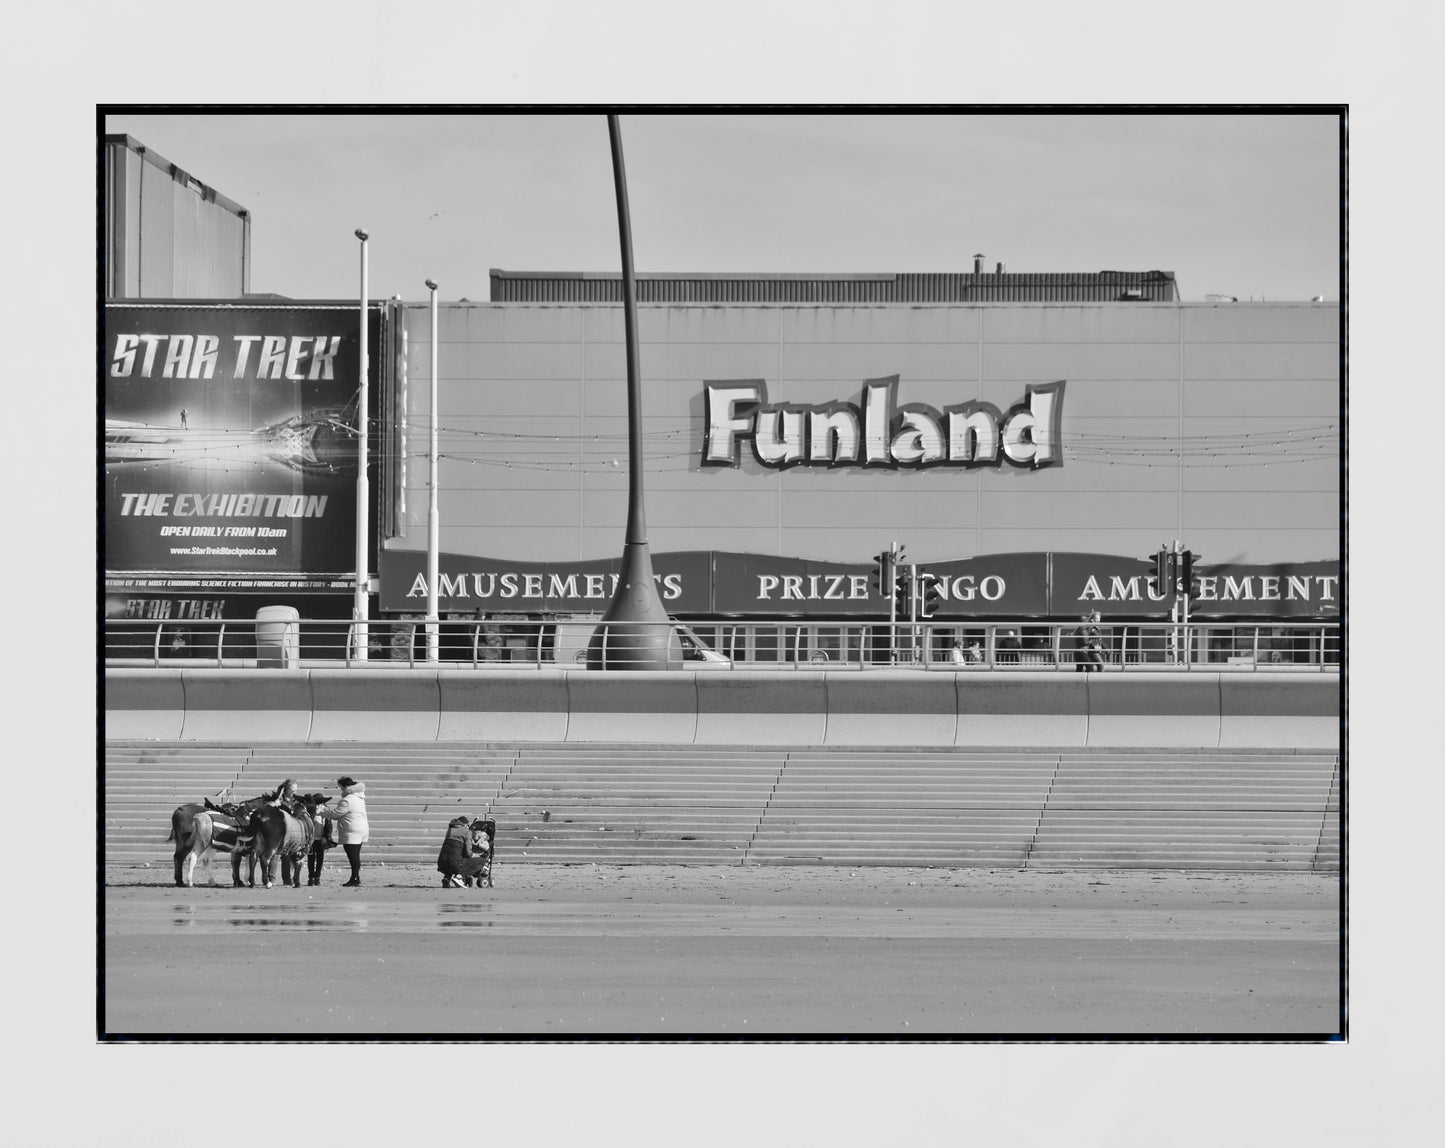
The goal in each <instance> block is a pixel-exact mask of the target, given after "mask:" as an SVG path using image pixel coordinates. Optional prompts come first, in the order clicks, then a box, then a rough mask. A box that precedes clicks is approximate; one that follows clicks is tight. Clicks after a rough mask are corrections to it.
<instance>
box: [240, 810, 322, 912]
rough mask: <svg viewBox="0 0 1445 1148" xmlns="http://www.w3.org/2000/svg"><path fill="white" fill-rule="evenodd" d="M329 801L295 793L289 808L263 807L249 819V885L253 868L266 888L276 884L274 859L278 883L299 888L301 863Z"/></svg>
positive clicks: (252, 877) (253, 879)
mask: <svg viewBox="0 0 1445 1148" xmlns="http://www.w3.org/2000/svg"><path fill="white" fill-rule="evenodd" d="M330 800H331V798H329V797H323V796H322V795H321V794H319V793H306V794H297V795H296V798H295V800H294V801H292V802H291V804H290V805H263V806H262V807H261V808H260V809H258V810H256V812H255V814H254V815H253V816H252V818H251V835H252V845H251V852H252V857H253V861H252V870H251V885H252V886H253V887H254V886H255V884H256V868H257V867H259V868H260V870H261V880H262V883H263V884H264V885H265V887H266V888H267V889H269V888H271V887H272V885H274V884H275V877H276V860H277V858H280V861H281V883H282V884H283V885H290V886H292V887H293V888H297V889H299V888H300V887H301V861H302V859H303V858H304V857H305V856H306V855H307V854H308V853H310V852H311V846H312V843H313V842H314V841H315V840H316V837H317V824H316V821H317V814H318V813H319V812H320V810H321V807H322V806H323V805H325V804H326V803H327V802H328V801H330Z"/></svg>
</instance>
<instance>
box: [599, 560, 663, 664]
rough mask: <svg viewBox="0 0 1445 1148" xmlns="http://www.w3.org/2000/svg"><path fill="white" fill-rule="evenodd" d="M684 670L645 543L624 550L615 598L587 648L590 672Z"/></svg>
mask: <svg viewBox="0 0 1445 1148" xmlns="http://www.w3.org/2000/svg"><path fill="white" fill-rule="evenodd" d="M681 665H682V644H681V643H680V642H679V641H678V637H677V631H676V630H675V629H674V628H673V624H672V619H671V618H670V617H669V616H668V613H667V610H666V609H665V608H664V607H663V605H662V599H661V597H660V596H659V595H658V593H657V583H656V582H655V581H654V580H653V576H652V555H651V554H650V553H649V552H648V549H647V544H646V543H645V542H643V543H634V542H629V543H628V544H627V545H626V547H625V548H624V549H623V551H622V569H621V570H620V572H619V579H618V584H617V594H616V595H615V596H614V597H613V599H612V604H611V605H610V606H608V607H607V612H606V613H605V614H603V615H602V621H601V622H600V623H599V624H598V626H597V629H596V630H594V631H593V633H592V638H591V640H590V641H589V642H588V643H587V668H588V669H589V670H668V669H676V668H678V667H680V666H681Z"/></svg>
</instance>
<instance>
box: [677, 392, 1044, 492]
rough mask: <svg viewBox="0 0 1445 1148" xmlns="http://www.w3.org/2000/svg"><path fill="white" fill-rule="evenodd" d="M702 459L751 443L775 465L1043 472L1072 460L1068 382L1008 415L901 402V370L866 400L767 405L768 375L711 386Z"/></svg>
mask: <svg viewBox="0 0 1445 1148" xmlns="http://www.w3.org/2000/svg"><path fill="white" fill-rule="evenodd" d="M704 401H705V404H706V408H707V411H706V418H707V433H706V436H705V437H704V439H703V451H702V465H703V466H712V467H722V466H731V467H736V466H740V465H741V464H742V444H743V443H744V442H747V443H749V444H750V445H751V448H752V455H753V458H754V459H755V460H756V461H757V462H758V463H759V464H760V465H761V466H765V467H768V468H770V469H774V470H783V469H786V468H788V467H791V466H816V467H843V466H861V467H872V468H887V469H898V468H900V467H908V468H919V469H926V468H929V467H936V466H948V467H964V468H968V469H976V468H979V467H997V466H999V465H1001V464H1002V463H1005V462H1006V463H1008V464H1009V465H1010V466H1014V467H1021V468H1026V469H1033V470H1038V469H1041V468H1043V467H1047V466H1057V465H1059V464H1060V463H1062V461H1063V451H1062V445H1061V442H1060V426H1061V425H1062V421H1063V412H1064V382H1063V380H1062V379H1061V380H1059V381H1058V382H1053V383H1045V384H1041V385H1031V386H1028V387H1026V388H1025V391H1024V398H1023V401H1022V402H1019V403H1018V404H1016V405H1015V406H1013V407H1012V408H1010V409H1009V410H1008V411H1007V412H1004V411H1000V410H999V409H998V407H996V406H994V405H993V404H992V403H985V402H965V403H959V404H957V405H955V406H948V407H944V408H943V410H942V411H939V410H936V409H934V408H933V407H930V406H928V405H927V404H926V403H904V404H902V405H899V403H898V376H897V375H891V376H889V377H887V378H882V379H869V380H868V381H867V382H865V383H864V384H863V395H862V401H861V402H858V403H847V402H834V403H822V404H817V405H807V404H798V403H770V402H768V389H767V384H766V383H764V382H762V381H761V380H748V381H739V382H709V383H706V384H705V391H704Z"/></svg>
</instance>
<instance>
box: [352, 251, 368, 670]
mask: <svg viewBox="0 0 1445 1148" xmlns="http://www.w3.org/2000/svg"><path fill="white" fill-rule="evenodd" d="M356 238H357V239H359V240H361V387H360V393H359V395H358V397H357V406H356V454H357V470H356V597H355V599H354V600H353V604H352V607H351V616H352V620H353V623H354V629H355V633H356V643H355V650H354V653H355V656H356V658H357V660H358V661H362V662H364V661H366V658H367V652H368V647H369V645H370V639H371V635H370V632H369V631H370V627H369V626H368V625H367V622H368V619H369V618H370V616H371V605H370V596H369V593H368V591H369V590H370V589H371V571H370V569H369V563H368V561H367V557H366V548H367V508H368V504H369V503H370V491H369V484H368V482H367V478H366V469H367V463H368V459H367V449H366V448H367V436H368V434H369V433H370V430H369V428H368V427H367V425H366V411H367V385H366V376H367V363H366V241H367V239H369V238H370V236H368V235H367V234H366V232H365V231H364V230H362V229H361V228H360V227H358V228H357V229H356Z"/></svg>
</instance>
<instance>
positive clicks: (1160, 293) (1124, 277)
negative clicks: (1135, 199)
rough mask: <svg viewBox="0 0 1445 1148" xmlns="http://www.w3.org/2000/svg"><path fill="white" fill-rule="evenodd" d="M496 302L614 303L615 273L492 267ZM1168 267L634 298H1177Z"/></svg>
mask: <svg viewBox="0 0 1445 1148" xmlns="http://www.w3.org/2000/svg"><path fill="white" fill-rule="evenodd" d="M491 281H492V283H491V290H492V302H494V303H620V302H622V273H621V272H616V271H614V272H594V271H584V272H569V271H502V270H499V269H497V268H495V267H494V268H492V269H491ZM1178 298H1179V294H1178V289H1177V286H1176V284H1175V282H1174V272H1172V271H1090V272H1043V273H1037V272H1011V271H999V272H981V273H979V272H954V271H945V272H936V273H934V272H905V273H900V274H882V275H751V274H716V273H697V274H648V273H642V274H639V275H638V276H637V301H638V302H639V303H1089V302H1092V303H1103V302H1114V301H1116V300H1120V299H1128V300H1137V301H1140V302H1155V303H1157V302H1177V301H1178Z"/></svg>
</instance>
